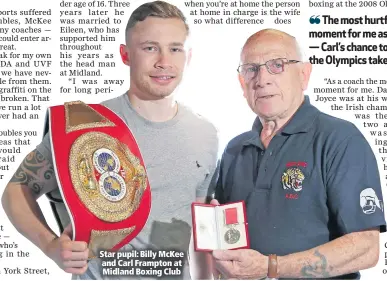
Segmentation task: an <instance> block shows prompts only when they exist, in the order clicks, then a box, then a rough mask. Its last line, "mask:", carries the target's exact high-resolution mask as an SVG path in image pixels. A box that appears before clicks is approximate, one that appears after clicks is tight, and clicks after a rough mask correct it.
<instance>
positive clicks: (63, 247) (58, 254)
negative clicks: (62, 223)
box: [44, 224, 89, 274]
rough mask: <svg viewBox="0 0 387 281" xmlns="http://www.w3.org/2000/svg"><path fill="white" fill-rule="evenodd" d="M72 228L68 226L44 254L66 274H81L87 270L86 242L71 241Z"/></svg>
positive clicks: (87, 254)
mask: <svg viewBox="0 0 387 281" xmlns="http://www.w3.org/2000/svg"><path fill="white" fill-rule="evenodd" d="M70 237H72V227H71V224H69V225H68V226H67V227H66V228H65V229H64V231H63V233H62V235H61V236H60V237H57V238H55V239H54V240H52V241H51V242H50V243H49V244H48V245H47V247H46V249H45V251H44V252H45V254H46V255H47V256H48V257H49V258H51V259H52V260H54V261H55V262H56V264H57V265H58V266H59V267H60V268H62V269H63V270H64V271H65V272H67V273H72V274H83V273H85V272H86V270H87V260H88V256H89V249H88V246H87V243H86V242H83V241H72V240H71V238H70Z"/></svg>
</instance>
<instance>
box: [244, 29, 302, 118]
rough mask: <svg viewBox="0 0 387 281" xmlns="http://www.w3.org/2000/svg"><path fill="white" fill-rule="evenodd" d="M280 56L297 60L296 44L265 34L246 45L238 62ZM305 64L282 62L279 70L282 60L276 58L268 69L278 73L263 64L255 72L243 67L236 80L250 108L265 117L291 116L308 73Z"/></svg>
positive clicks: (259, 61)
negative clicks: (244, 69) (244, 70)
mask: <svg viewBox="0 0 387 281" xmlns="http://www.w3.org/2000/svg"><path fill="white" fill-rule="evenodd" d="M280 58H285V59H287V60H299V57H298V56H297V49H296V46H295V43H294V42H293V41H292V40H291V39H290V38H286V37H282V36H280V35H277V34H275V35H273V34H265V35H261V36H257V38H256V39H255V40H253V41H251V42H249V43H248V44H247V45H246V46H245V48H244V50H243V52H242V57H241V59H242V62H241V64H249V63H256V64H264V63H266V62H267V61H270V60H275V59H280ZM283 61H284V62H286V60H283ZM305 67H306V65H304V64H303V63H301V62H299V63H289V64H286V63H285V64H284V66H283V72H281V70H282V67H281V60H275V61H273V63H272V64H271V70H272V72H275V73H278V72H280V73H278V74H271V73H270V72H269V71H268V69H267V68H266V67H265V66H261V67H260V68H259V71H258V73H257V74H256V75H251V74H250V75H249V74H248V73H253V72H254V70H255V69H254V67H252V68H250V69H246V70H247V72H244V74H245V75H240V77H239V79H240V82H241V85H242V88H243V90H244V96H245V98H246V99H247V101H248V104H249V106H250V107H251V109H252V110H253V111H254V112H255V113H256V114H257V115H258V116H259V117H261V118H263V119H266V120H275V119H277V118H280V119H283V118H287V117H290V116H291V115H292V114H293V113H294V112H295V111H296V110H297V108H298V106H299V105H300V103H301V100H302V92H303V90H305V89H306V87H307V84H308V80H309V73H308V72H307V69H305Z"/></svg>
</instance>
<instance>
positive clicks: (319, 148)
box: [215, 96, 386, 278]
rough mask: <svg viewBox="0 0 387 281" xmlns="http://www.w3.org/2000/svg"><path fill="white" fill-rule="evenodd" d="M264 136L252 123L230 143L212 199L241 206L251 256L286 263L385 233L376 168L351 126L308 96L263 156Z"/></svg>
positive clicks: (362, 142) (374, 162)
mask: <svg viewBox="0 0 387 281" xmlns="http://www.w3.org/2000/svg"><path fill="white" fill-rule="evenodd" d="M261 129H262V125H261V123H260V121H259V119H257V120H256V122H255V123H254V126H253V129H252V130H251V131H249V132H246V133H243V134H241V135H239V136H237V137H236V138H234V139H233V140H231V141H230V142H229V144H228V145H227V147H226V149H225V151H224V154H223V157H222V160H221V164H220V171H219V179H218V183H217V187H216V191H215V198H216V199H218V200H219V202H220V203H227V202H233V201H238V200H244V201H245V203H246V207H247V219H248V223H249V224H248V229H249V236H250V243H251V248H252V249H255V250H257V251H259V252H260V253H262V254H264V255H268V254H277V255H287V254H290V253H296V252H301V251H305V250H308V249H311V248H314V247H317V246H319V245H322V244H325V243H327V242H329V241H331V240H333V239H335V238H337V237H340V236H343V235H345V234H347V233H351V232H354V231H359V230H365V229H368V228H372V227H380V229H381V231H382V232H384V231H385V230H386V227H385V225H386V222H385V219H384V213H383V198H382V192H381V186H380V179H379V172H378V167H377V162H376V159H375V156H374V154H373V152H372V150H371V148H370V146H369V144H368V142H367V141H366V139H365V138H364V136H363V135H362V134H361V132H360V131H359V130H358V129H357V128H356V127H355V125H353V124H352V123H350V122H347V121H344V120H341V119H338V118H335V117H332V116H329V115H327V114H324V113H322V112H320V111H319V110H318V109H317V108H316V107H314V106H313V105H311V104H310V101H309V98H308V96H306V97H305V101H304V102H303V104H302V105H301V107H300V108H299V109H298V111H297V112H296V114H295V115H294V116H293V117H292V119H291V120H290V121H289V122H288V123H287V125H286V126H284V128H283V129H282V130H281V131H280V132H278V133H277V134H276V135H275V136H274V137H273V139H272V140H271V142H270V144H269V147H268V148H267V149H265V148H264V146H263V144H262V142H261V140H260V138H259V134H260V131H261ZM346 277H349V278H356V277H359V275H358V274H352V275H350V276H346Z"/></svg>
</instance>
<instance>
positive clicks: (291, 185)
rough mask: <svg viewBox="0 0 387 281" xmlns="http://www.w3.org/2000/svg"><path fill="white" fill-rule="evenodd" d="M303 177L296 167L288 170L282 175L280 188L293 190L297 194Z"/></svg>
mask: <svg viewBox="0 0 387 281" xmlns="http://www.w3.org/2000/svg"><path fill="white" fill-rule="evenodd" d="M304 179H305V176H304V174H303V173H302V171H301V170H300V168H298V167H292V168H288V169H287V170H286V171H285V172H284V173H283V174H282V187H283V188H284V189H285V190H286V189H293V190H294V191H296V192H298V191H301V190H302V182H303V181H304Z"/></svg>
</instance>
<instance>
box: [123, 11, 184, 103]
mask: <svg viewBox="0 0 387 281" xmlns="http://www.w3.org/2000/svg"><path fill="white" fill-rule="evenodd" d="M128 38H129V39H128V41H129V42H127V44H128V45H127V46H122V47H121V55H122V57H123V58H124V62H125V55H126V62H125V64H127V65H129V66H130V87H131V90H134V91H135V92H137V94H139V95H141V96H142V97H143V98H145V99H150V100H157V99H161V98H164V97H167V96H169V95H171V94H172V92H173V91H174V90H175V88H176V87H177V86H178V85H179V83H180V81H181V79H182V77H183V71H184V68H185V66H186V62H187V57H188V51H187V50H186V47H185V42H186V39H187V30H186V28H185V25H184V22H183V21H182V20H180V19H175V18H170V19H163V18H157V17H148V18H146V19H145V20H144V21H142V22H137V23H136V25H135V26H134V27H133V28H132V29H131V30H130V31H129V36H128ZM123 53H124V54H123Z"/></svg>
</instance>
